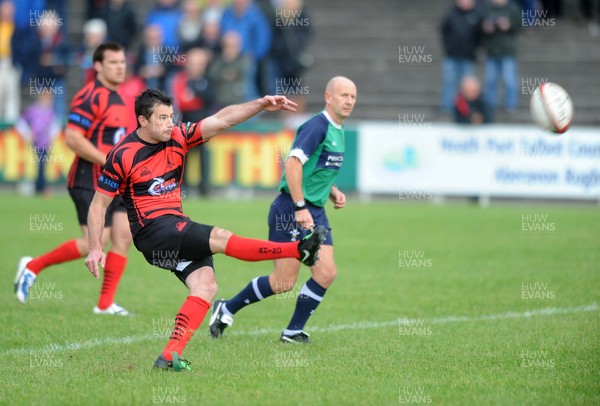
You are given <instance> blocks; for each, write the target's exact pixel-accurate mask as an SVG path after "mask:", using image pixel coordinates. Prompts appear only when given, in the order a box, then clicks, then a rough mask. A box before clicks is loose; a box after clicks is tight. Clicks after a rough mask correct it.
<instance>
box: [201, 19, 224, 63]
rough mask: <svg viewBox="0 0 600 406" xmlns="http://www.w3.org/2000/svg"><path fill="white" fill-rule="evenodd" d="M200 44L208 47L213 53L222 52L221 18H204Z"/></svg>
mask: <svg viewBox="0 0 600 406" xmlns="http://www.w3.org/2000/svg"><path fill="white" fill-rule="evenodd" d="M200 44H201V45H202V48H208V49H210V50H211V51H212V52H213V55H217V54H220V53H221V20H213V19H204V23H203V24H202V35H201V40H200Z"/></svg>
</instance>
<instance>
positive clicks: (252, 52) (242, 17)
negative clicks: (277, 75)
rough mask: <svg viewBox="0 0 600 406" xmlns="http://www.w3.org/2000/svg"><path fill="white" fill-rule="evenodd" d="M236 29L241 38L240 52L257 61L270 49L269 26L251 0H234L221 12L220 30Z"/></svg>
mask: <svg viewBox="0 0 600 406" xmlns="http://www.w3.org/2000/svg"><path fill="white" fill-rule="evenodd" d="M229 31H236V32H237V33H239V34H240V36H241V38H242V54H244V55H248V56H250V57H252V58H253V59H254V60H256V61H259V60H261V59H262V58H264V57H265V56H266V55H267V53H268V52H269V50H270V49H271V28H270V25H269V22H268V21H267V19H266V18H265V16H264V14H263V13H262V11H261V10H260V9H259V8H258V7H257V6H256V5H255V4H254V2H253V0H234V1H233V3H232V5H231V6H229V7H227V8H226V9H225V11H224V12H223V17H222V19H221V32H229Z"/></svg>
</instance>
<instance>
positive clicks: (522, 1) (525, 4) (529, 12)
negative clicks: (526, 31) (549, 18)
mask: <svg viewBox="0 0 600 406" xmlns="http://www.w3.org/2000/svg"><path fill="white" fill-rule="evenodd" d="M519 5H520V6H521V25H522V26H523V27H531V26H533V25H534V24H535V20H536V14H535V13H536V11H537V9H538V7H537V0H519Z"/></svg>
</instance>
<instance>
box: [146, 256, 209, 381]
mask: <svg viewBox="0 0 600 406" xmlns="http://www.w3.org/2000/svg"><path fill="white" fill-rule="evenodd" d="M210 262H211V263H212V258H210ZM191 266H193V265H191ZM185 284H186V286H187V287H188V289H189V296H188V297H187V298H186V299H185V302H184V303H183V305H182V306H181V308H180V309H179V312H178V313H177V316H176V317H175V326H174V327H173V332H172V333H171V338H170V339H169V342H168V343H167V345H166V347H165V349H164V350H163V352H162V353H161V354H160V355H159V357H158V358H157V359H156V361H155V362H154V368H158V369H169V370H175V371H182V370H190V369H191V366H190V362H189V361H187V360H185V359H183V358H182V355H183V350H184V349H185V347H186V345H187V344H188V342H189V341H190V339H191V338H192V336H193V335H194V333H195V332H196V330H198V328H199V327H200V325H201V324H202V321H203V320H204V317H205V316H206V313H207V312H208V309H209V308H210V303H211V301H212V299H213V298H214V296H215V294H216V293H217V281H216V279H215V273H214V270H213V268H212V266H202V267H201V268H199V269H196V270H194V271H192V272H191V273H190V274H189V276H187V278H186V279H185Z"/></svg>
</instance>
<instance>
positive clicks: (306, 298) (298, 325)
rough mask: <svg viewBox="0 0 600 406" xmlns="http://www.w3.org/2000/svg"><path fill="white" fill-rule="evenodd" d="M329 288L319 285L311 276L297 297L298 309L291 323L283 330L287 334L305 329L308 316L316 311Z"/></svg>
mask: <svg viewBox="0 0 600 406" xmlns="http://www.w3.org/2000/svg"><path fill="white" fill-rule="evenodd" d="M326 292H327V289H325V288H324V287H322V286H321V285H319V284H318V283H317V282H316V281H315V280H314V279H313V278H310V279H309V280H308V281H306V283H305V284H304V286H302V289H300V292H299V293H298V298H297V299H296V309H295V310H294V314H293V315H292V319H291V320H290V324H289V325H288V326H287V328H286V329H285V330H284V331H283V334H285V335H294V334H297V333H299V332H301V331H302V329H304V325H305V324H306V322H307V321H308V318H309V317H310V316H311V315H312V314H313V313H314V312H315V310H316V308H317V306H319V303H321V300H323V296H325V293H326Z"/></svg>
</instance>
